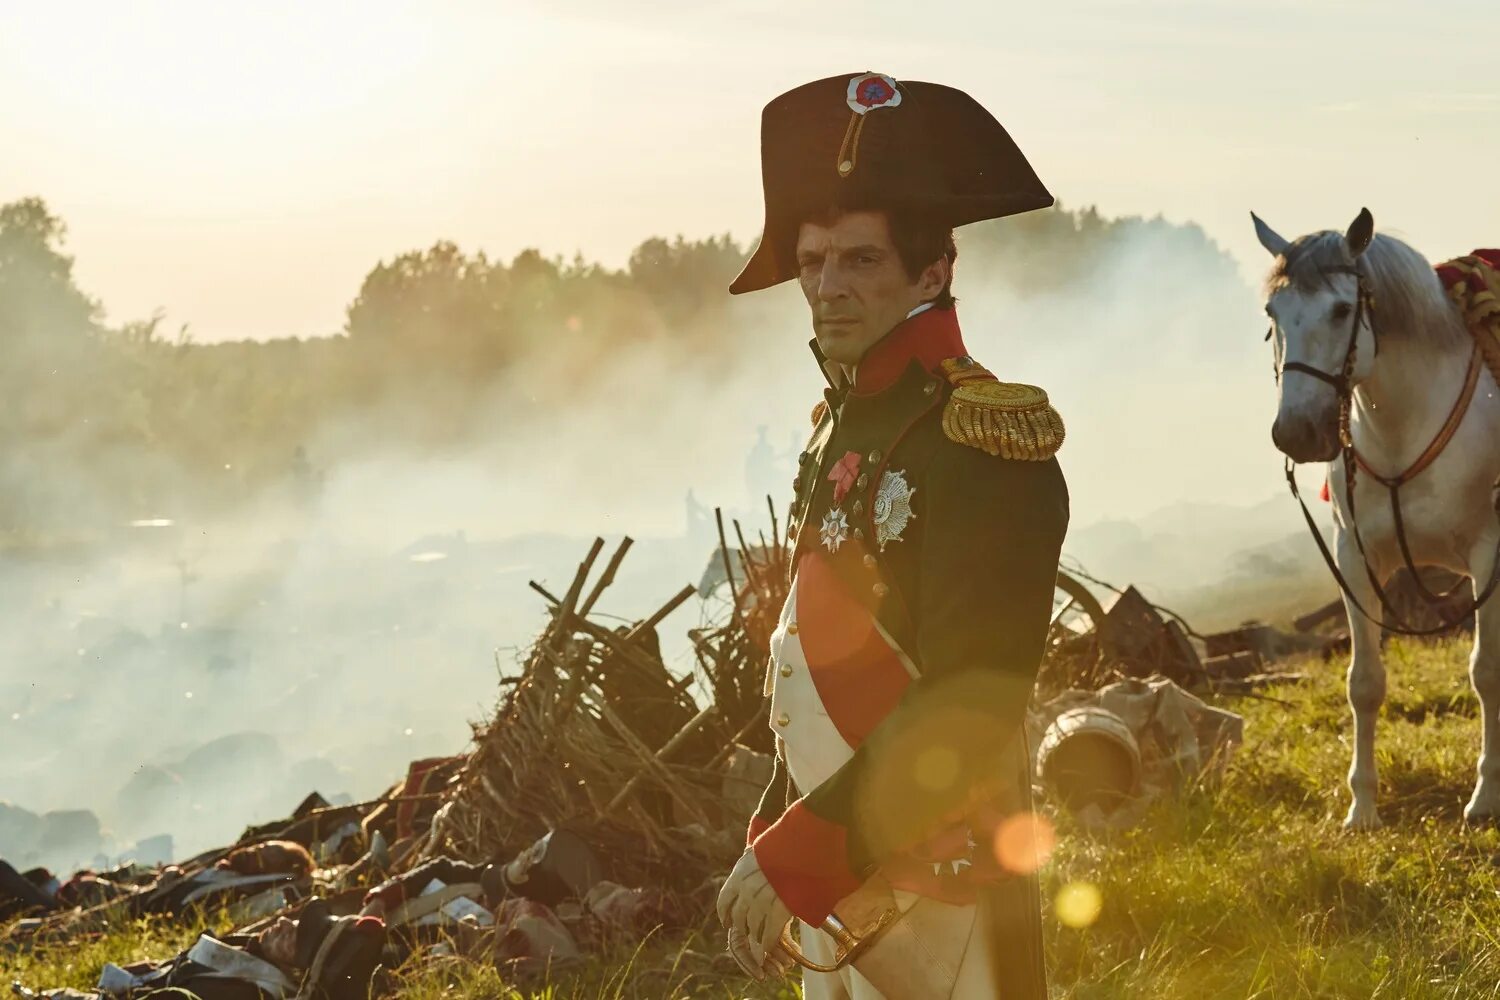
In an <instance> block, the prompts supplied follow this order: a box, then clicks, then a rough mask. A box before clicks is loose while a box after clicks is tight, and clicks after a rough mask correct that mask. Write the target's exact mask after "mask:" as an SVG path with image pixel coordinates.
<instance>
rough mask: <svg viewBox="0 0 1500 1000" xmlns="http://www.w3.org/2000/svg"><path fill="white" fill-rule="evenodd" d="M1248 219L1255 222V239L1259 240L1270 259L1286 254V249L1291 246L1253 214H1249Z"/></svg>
mask: <svg viewBox="0 0 1500 1000" xmlns="http://www.w3.org/2000/svg"><path fill="white" fill-rule="evenodd" d="M1250 218H1251V219H1253V220H1254V221H1255V237H1256V239H1258V240H1260V245H1261V246H1263V247H1265V248H1266V250H1267V251H1269V252H1270V254H1271V256H1272V257H1280V256H1281V255H1282V254H1284V253H1286V248H1287V247H1289V246H1291V244H1290V243H1288V242H1287V241H1286V240H1285V239H1283V238H1282V236H1281V234H1280V233H1278V232H1276V230H1274V229H1272V228H1271V227H1270V226H1268V225H1266V224H1265V222H1264V221H1262V219H1261V217H1260V216H1258V215H1256V214H1255V213H1254V212H1251V213H1250Z"/></svg>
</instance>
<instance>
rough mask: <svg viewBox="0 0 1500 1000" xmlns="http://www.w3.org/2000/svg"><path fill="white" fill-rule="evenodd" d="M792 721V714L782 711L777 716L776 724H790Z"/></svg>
mask: <svg viewBox="0 0 1500 1000" xmlns="http://www.w3.org/2000/svg"><path fill="white" fill-rule="evenodd" d="M791 721H792V717H791V716H790V715H787V714H786V713H785V712H782V713H781V714H780V715H778V716H777V717H776V724H777V725H778V726H785V725H788V724H789V723H791Z"/></svg>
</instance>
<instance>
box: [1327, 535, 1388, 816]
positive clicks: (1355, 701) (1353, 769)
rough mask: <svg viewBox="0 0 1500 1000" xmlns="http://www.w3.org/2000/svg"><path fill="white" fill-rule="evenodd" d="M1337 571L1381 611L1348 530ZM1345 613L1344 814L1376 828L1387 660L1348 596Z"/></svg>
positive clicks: (1373, 628) (1369, 606) (1374, 630)
mask: <svg viewBox="0 0 1500 1000" xmlns="http://www.w3.org/2000/svg"><path fill="white" fill-rule="evenodd" d="M1338 564H1339V572H1341V573H1343V574H1344V579H1345V580H1346V581H1347V582H1348V584H1349V589H1350V590H1352V591H1353V592H1354V596H1355V597H1356V598H1358V599H1359V603H1360V604H1361V605H1363V606H1364V607H1365V609H1366V610H1368V611H1369V612H1370V613H1371V614H1373V615H1378V614H1379V613H1380V602H1379V601H1378V600H1377V599H1376V597H1375V590H1374V588H1373V587H1371V586H1370V581H1369V579H1368V577H1367V576H1366V575H1365V568H1364V559H1363V557H1362V556H1361V555H1360V553H1359V550H1358V549H1356V548H1355V546H1354V543H1353V540H1352V539H1350V538H1349V537H1348V536H1347V535H1345V536H1342V537H1340V539H1339V545H1338ZM1344 612H1345V614H1346V615H1347V616H1348V618H1349V645H1350V657H1349V676H1348V682H1349V707H1350V708H1351V709H1353V711H1354V760H1353V761H1352V762H1351V763H1350V765H1349V791H1350V792H1351V793H1352V794H1353V796H1354V801H1353V802H1352V803H1351V804H1350V806H1349V814H1348V815H1347V816H1346V817H1344V829H1346V830H1373V829H1375V828H1376V827H1378V826H1380V813H1379V812H1378V811H1377V809H1376V807H1375V792H1376V786H1377V785H1378V777H1377V775H1376V772H1375V718H1376V716H1377V715H1379V714H1380V705H1381V703H1382V702H1384V701H1385V664H1384V663H1383V662H1382V661H1381V659H1380V626H1379V625H1377V624H1376V623H1374V622H1372V621H1370V619H1368V618H1366V617H1365V616H1364V615H1362V614H1361V613H1360V612H1359V609H1358V608H1356V607H1355V606H1354V603H1353V602H1352V601H1350V599H1349V595H1348V594H1345V595H1344Z"/></svg>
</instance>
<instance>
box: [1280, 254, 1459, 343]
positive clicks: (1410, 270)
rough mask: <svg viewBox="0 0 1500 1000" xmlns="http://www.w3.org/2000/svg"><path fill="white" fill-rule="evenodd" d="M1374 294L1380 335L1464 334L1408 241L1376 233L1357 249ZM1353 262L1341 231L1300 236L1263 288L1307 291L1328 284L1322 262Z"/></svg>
mask: <svg viewBox="0 0 1500 1000" xmlns="http://www.w3.org/2000/svg"><path fill="white" fill-rule="evenodd" d="M1360 261H1361V263H1362V264H1363V266H1364V270H1365V273H1366V274H1368V275H1369V277H1370V290H1371V291H1372V292H1373V293H1374V294H1375V327H1376V329H1377V330H1378V331H1379V333H1380V336H1381V337H1382V338H1387V339H1391V340H1397V339H1399V340H1423V341H1427V342H1430V343H1433V344H1439V345H1441V344H1455V343H1460V342H1463V341H1465V340H1467V339H1468V336H1469V334H1468V330H1467V329H1466V328H1465V326H1464V322H1463V317H1462V316H1461V315H1460V314H1459V311H1458V307H1457V306H1455V305H1454V303H1453V301H1452V300H1451V299H1450V298H1448V293H1447V292H1445V291H1444V290H1443V285H1442V282H1440V281H1438V278H1437V274H1436V272H1434V271H1433V269H1432V265H1431V264H1430V263H1428V261H1427V258H1425V257H1423V256H1422V255H1421V254H1420V253H1418V252H1417V251H1416V250H1413V249H1412V248H1411V247H1410V246H1408V245H1407V244H1406V243H1403V242H1402V241H1401V240H1398V239H1396V237H1394V236H1387V235H1385V234H1384V233H1377V234H1376V236H1375V238H1374V240H1372V241H1371V242H1370V246H1369V248H1368V249H1366V250H1365V252H1364V253H1363V254H1361V255H1360ZM1353 263H1354V259H1353V258H1352V257H1350V256H1349V245H1348V243H1346V242H1345V240H1344V234H1343V233H1340V232H1335V231H1334V230H1332V229H1325V230H1323V231H1322V232H1318V233H1308V234H1307V235H1306V236H1299V237H1297V239H1295V240H1293V241H1292V243H1291V245H1290V246H1288V247H1287V249H1286V252H1285V253H1284V254H1282V255H1281V256H1279V257H1277V258H1276V263H1275V264H1274V265H1273V266H1272V268H1271V273H1270V275H1269V276H1268V277H1267V278H1266V293H1267V294H1268V295H1269V294H1270V293H1272V292H1275V291H1277V290H1278V289H1281V288H1286V287H1288V286H1291V287H1294V288H1297V289H1299V290H1301V291H1305V292H1313V291H1317V290H1318V289H1319V288H1329V287H1332V279H1333V278H1334V277H1336V275H1330V274H1328V273H1326V271H1325V268H1329V267H1348V266H1350V265H1352V264H1353Z"/></svg>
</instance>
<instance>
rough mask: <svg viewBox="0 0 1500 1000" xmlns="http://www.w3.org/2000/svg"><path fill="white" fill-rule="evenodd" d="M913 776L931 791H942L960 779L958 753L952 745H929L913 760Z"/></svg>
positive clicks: (918, 782)
mask: <svg viewBox="0 0 1500 1000" xmlns="http://www.w3.org/2000/svg"><path fill="white" fill-rule="evenodd" d="M912 771H913V777H915V778H916V779H917V784H919V785H921V786H922V787H923V788H924V789H926V790H927V791H929V792H941V791H943V790H944V789H946V788H951V787H953V782H955V781H956V780H958V754H957V753H956V752H955V751H954V750H953V748H952V747H945V746H935V747H928V748H927V749H925V750H923V751H922V752H921V753H919V754H917V757H916V759H915V760H914V761H913V762H912Z"/></svg>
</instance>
